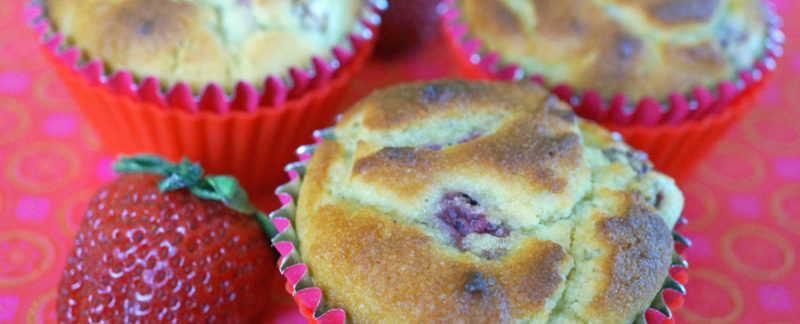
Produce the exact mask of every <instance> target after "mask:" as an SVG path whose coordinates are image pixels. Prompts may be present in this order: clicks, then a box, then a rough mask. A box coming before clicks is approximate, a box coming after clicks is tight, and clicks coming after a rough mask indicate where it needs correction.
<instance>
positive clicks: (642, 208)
mask: <svg viewBox="0 0 800 324" xmlns="http://www.w3.org/2000/svg"><path fill="white" fill-rule="evenodd" d="M334 137H335V141H332V140H325V141H323V142H321V143H320V145H319V146H318V147H317V148H316V150H315V151H314V154H313V156H312V157H311V159H310V161H309V162H308V166H307V171H306V173H305V176H304V178H303V180H302V186H301V188H300V192H299V198H298V199H299V200H298V203H297V211H296V216H295V218H294V225H295V230H296V234H297V241H298V242H299V243H298V244H299V246H298V251H299V255H300V256H301V258H302V260H301V262H303V263H305V265H306V266H307V269H308V273H309V275H310V277H311V278H313V285H314V286H317V287H319V288H320V289H321V290H322V294H323V295H324V297H325V299H326V301H327V303H328V304H327V305H328V307H329V308H341V309H343V310H344V311H345V312H346V314H347V318H348V319H349V320H352V321H353V322H356V323H375V322H380V323H432V322H446V323H450V322H491V323H495V322H528V321H530V322H536V323H545V322H548V321H551V322H555V323H560V322H590V321H591V322H597V323H624V322H631V321H633V320H634V318H636V317H637V316H639V315H641V313H642V311H644V309H645V308H646V307H647V306H648V305H650V302H651V301H652V300H653V298H654V297H655V296H656V294H657V292H658V291H659V290H660V288H661V285H662V283H663V282H664V281H665V279H666V278H667V277H668V270H669V267H670V264H671V259H672V253H673V240H672V235H671V231H670V228H672V226H673V225H674V224H675V222H676V220H677V219H678V217H679V214H680V212H681V209H682V207H683V197H682V195H681V193H680V191H679V190H678V189H677V188H676V186H675V184H674V182H673V181H672V180H671V179H670V178H668V177H666V176H664V175H662V174H661V173H659V172H657V171H654V170H652V168H651V164H649V162H647V160H646V156H643V155H642V154H641V153H638V152H637V151H635V150H632V149H631V148H630V147H628V146H627V145H625V144H624V143H622V142H620V141H619V140H617V139H615V138H614V137H613V136H612V135H611V134H609V133H608V132H607V131H605V130H603V129H602V128H600V127H599V126H597V125H595V124H593V123H591V122H587V121H584V120H582V119H580V118H578V117H576V116H575V115H574V113H573V112H572V110H570V108H569V106H567V105H566V104H564V103H562V102H560V101H558V100H557V99H555V98H554V97H553V96H552V95H549V94H548V93H547V92H546V91H545V90H543V89H542V88H540V87H538V86H537V85H535V84H533V83H531V82H516V83H504V82H469V81H457V80H444V81H432V82H422V83H409V84H402V85H397V86H393V87H390V88H386V89H383V90H379V91H376V92H374V93H372V94H371V95H369V96H368V97H367V98H365V99H364V100H362V101H361V102H359V103H357V104H356V105H355V106H354V107H353V108H352V109H351V110H349V111H348V112H347V113H345V114H344V116H343V118H342V119H341V121H340V122H339V123H338V124H337V126H336V128H335V130H334Z"/></svg>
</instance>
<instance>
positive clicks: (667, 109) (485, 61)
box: [438, 0, 785, 126]
mask: <svg viewBox="0 0 800 324" xmlns="http://www.w3.org/2000/svg"><path fill="white" fill-rule="evenodd" d="M454 1H455V0H443V1H442V4H441V5H440V8H439V9H438V10H439V12H440V15H441V18H442V19H441V22H442V29H443V30H444V34H445V36H447V37H445V38H446V40H447V44H448V47H449V48H450V49H451V50H452V51H453V53H455V54H456V55H455V57H456V63H457V65H458V66H459V68H460V69H461V71H462V72H463V74H464V76H465V77H467V78H473V79H480V78H489V79H496V80H520V79H524V78H528V79H530V80H531V81H533V82H537V83H539V84H541V85H544V84H545V83H546V82H545V81H546V80H545V79H544V77H542V76H541V75H525V72H524V71H523V70H522V69H521V68H520V67H519V66H517V65H516V64H514V63H509V64H504V65H503V64H501V63H500V55H499V54H498V53H496V52H488V51H486V50H483V49H482V47H481V46H482V44H481V40H480V39H478V38H477V37H467V34H468V27H467V25H466V24H465V23H463V22H461V21H459V20H458V18H459V14H460V13H459V11H458V9H457V8H456V7H455V6H454V5H453V2H454ZM765 10H766V11H767V17H768V18H767V19H768V24H769V27H768V29H767V35H766V37H765V46H764V51H763V54H762V56H761V57H760V58H758V59H756V61H755V62H753V64H752V67H750V68H749V69H745V70H741V71H739V73H738V74H737V76H736V78H735V79H733V80H723V81H721V82H719V83H718V84H717V85H716V86H713V87H710V88H705V87H695V88H694V89H693V91H692V93H691V94H688V95H683V94H680V93H677V92H674V93H671V94H670V95H669V96H668V98H665V99H659V100H663V101H662V102H659V101H658V100H655V99H653V98H650V97H644V98H642V99H640V100H639V101H638V102H636V103H635V104H633V105H630V104H626V103H631V102H632V101H631V100H629V98H627V95H625V94H617V95H615V96H614V97H612V98H611V99H610V100H608V101H607V102H606V101H604V100H603V98H602V97H601V96H600V95H599V94H598V93H597V92H596V91H594V90H591V89H587V90H585V91H583V92H582V93H581V92H579V91H578V90H576V89H572V88H571V87H570V86H569V85H568V84H556V85H553V87H552V88H551V91H552V92H553V93H554V94H556V95H557V96H558V97H559V98H560V99H562V100H564V101H566V102H567V103H569V104H570V105H571V106H572V107H573V108H574V109H575V112H576V113H577V114H578V115H579V116H581V117H584V118H587V119H591V120H594V121H596V122H598V123H607V124H613V125H618V126H631V125H641V126H654V125H676V124H680V123H681V122H683V121H685V120H699V119H703V118H704V117H706V116H708V115H713V114H715V113H719V112H721V111H724V110H725V109H726V108H727V107H728V105H729V104H730V103H731V102H733V101H735V100H737V98H738V97H741V96H750V95H754V93H758V92H760V88H761V86H763V84H764V83H765V82H766V80H767V79H768V78H769V76H770V75H771V73H772V71H773V70H775V67H776V59H777V58H778V57H780V56H781V55H782V54H783V48H782V47H781V45H782V44H783V42H784V41H785V36H784V34H783V32H781V30H780V27H781V26H782V24H783V22H782V20H781V19H780V17H778V16H777V15H776V14H775V13H774V11H773V10H772V8H770V7H766V9H765ZM754 88H757V89H754Z"/></svg>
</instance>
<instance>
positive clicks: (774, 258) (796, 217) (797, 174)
mask: <svg viewBox="0 0 800 324" xmlns="http://www.w3.org/2000/svg"><path fill="white" fill-rule="evenodd" d="M772 2H773V3H774V4H775V5H776V7H777V9H778V10H777V12H778V13H780V15H782V16H783V18H784V20H785V21H786V26H785V28H784V32H785V33H786V36H787V42H786V44H785V54H784V57H783V58H782V59H781V60H780V61H779V66H778V72H777V73H776V74H775V78H774V79H773V80H772V83H771V84H770V85H769V87H768V89H767V90H766V91H765V94H764V96H763V98H762V99H761V101H760V102H759V104H758V106H757V107H756V108H755V109H754V110H753V111H752V112H750V113H749V114H748V115H746V116H745V118H744V119H743V121H742V122H741V123H740V124H739V125H737V126H736V127H735V128H734V129H733V130H732V131H730V133H729V134H727V136H726V137H725V139H723V140H722V141H721V142H720V143H719V145H718V146H717V147H716V148H715V149H714V150H713V152H712V153H711V154H710V156H709V157H708V158H706V160H705V161H704V162H703V163H702V164H701V165H700V166H699V167H698V169H697V170H696V171H695V172H694V173H693V174H692V175H691V176H689V177H688V178H687V179H682V180H680V181H679V186H680V187H681V189H682V190H683V191H684V193H685V195H686V199H687V206H686V210H685V216H686V217H687V218H688V219H689V225H688V226H686V227H684V229H683V231H682V232H683V233H685V234H687V236H688V237H689V238H691V239H692V241H693V242H694V246H693V247H692V248H690V249H689V250H688V255H687V256H688V258H689V262H690V264H691V267H690V269H689V276H690V280H689V283H688V285H687V289H688V291H689V294H688V295H687V296H686V299H685V301H686V303H685V305H684V307H683V308H681V309H680V310H679V311H678V312H677V322H679V323H704V324H707V323H797V322H800V316H798V315H797V314H798V313H797V311H798V309H799V308H798V307H797V305H800V269H799V268H798V260H797V257H798V253H800V123H799V122H798V120H800V108H799V106H800V78H798V75H800V48H798V44H797V42H796V40H797V39H798V37H800V27H799V26H798V25H796V24H795V23H794V22H795V21H798V20H800V4H798V2H796V1H794V0H773V1H772ZM24 3H25V1H24V0H5V1H3V3H2V4H0V323H42V322H44V323H53V322H55V319H54V315H55V312H54V310H55V290H56V286H57V284H58V280H59V278H60V276H61V269H62V267H63V265H64V263H65V260H66V257H67V254H68V253H69V249H70V246H71V241H72V236H73V235H74V234H75V231H76V230H77V227H78V224H79V221H80V217H81V216H82V209H83V208H84V205H85V203H86V201H87V200H88V198H89V197H90V195H91V194H92V193H93V192H94V191H95V190H96V189H97V188H98V187H99V186H100V185H101V184H102V183H104V182H107V181H109V180H111V179H112V178H113V177H114V175H113V174H112V173H111V172H110V171H109V170H110V164H111V161H112V157H111V156H109V155H108V154H106V153H104V152H103V149H102V148H101V147H100V145H99V142H98V141H97V139H96V138H95V136H94V134H93V132H92V130H91V129H90V128H89V125H88V124H87V123H86V122H85V121H84V120H83V119H82V117H81V116H80V115H79V114H78V111H77V109H76V107H75V105H74V103H73V102H72V100H71V99H70V98H69V97H68V95H67V93H66V92H65V90H64V88H63V87H62V86H61V85H60V84H59V82H58V80H57V79H56V77H55V76H54V75H53V74H52V73H50V71H49V70H48V67H47V66H46V65H45V62H44V60H43V58H42V57H41V56H40V55H39V51H38V48H37V46H36V43H35V41H34V40H33V38H32V37H33V36H32V33H30V32H29V31H28V30H27V29H26V28H25V26H24V24H23V22H22V21H21V19H20V15H19V13H20V11H21V8H22V6H23V4H24ZM437 40H438V39H435V41H434V43H433V44H431V45H430V46H428V47H426V48H424V49H422V50H421V51H417V52H415V53H413V54H412V55H409V56H404V57H400V58H396V59H393V60H390V61H380V60H372V61H370V62H369V64H368V65H367V67H366V68H365V71H363V72H362V73H361V74H360V75H359V76H358V77H357V79H356V81H355V82H353V85H352V86H351V88H350V90H349V91H350V93H349V96H350V100H349V101H350V102H352V101H354V100H356V99H357V98H359V97H361V96H363V95H364V94H365V93H367V92H368V91H370V90H371V89H373V88H375V87H382V86H385V85H389V84H392V83H396V82H399V81H409V80H415V79H429V78H435V77H441V76H454V75H455V72H454V71H453V70H452V69H451V68H450V67H449V66H448V64H447V63H448V61H449V57H448V56H447V54H446V51H445V50H444V47H443V46H442V45H440V44H439V43H437V42H436V41H437ZM270 298H272V299H273V300H274V301H275V303H274V307H275V312H274V313H275V314H274V317H273V318H271V319H268V321H269V322H275V323H293V322H302V321H303V320H302V318H300V317H299V316H298V315H297V314H296V313H295V312H294V304H293V302H292V300H291V299H290V298H289V297H288V295H286V294H285V292H284V291H283V286H282V284H276V288H275V291H274V294H273V296H270Z"/></svg>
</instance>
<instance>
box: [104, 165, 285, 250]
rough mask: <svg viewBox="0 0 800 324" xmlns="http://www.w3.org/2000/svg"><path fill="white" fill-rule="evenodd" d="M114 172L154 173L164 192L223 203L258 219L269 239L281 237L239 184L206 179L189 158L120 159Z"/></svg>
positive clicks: (231, 179)
mask: <svg viewBox="0 0 800 324" xmlns="http://www.w3.org/2000/svg"><path fill="white" fill-rule="evenodd" d="M114 171H116V172H118V173H155V174H159V175H162V176H164V180H161V182H159V183H158V189H159V190H160V191H161V192H167V191H172V190H177V189H181V188H187V189H189V191H191V192H192V194H194V195H195V196H197V197H200V198H203V199H210V200H219V201H222V203H224V204H225V205H226V206H228V207H229V208H231V209H233V210H236V211H238V212H240V213H243V214H249V215H253V216H255V217H256V219H257V220H258V222H259V223H261V226H263V227H264V229H265V230H266V231H267V235H269V237H273V236H275V235H277V234H278V231H277V230H276V229H275V226H273V225H272V222H270V221H269V220H268V219H267V216H266V215H264V213H262V212H260V211H258V210H257V209H256V207H255V206H253V204H251V203H250V200H249V199H248V198H247V192H246V191H244V189H242V187H241V186H240V185H239V181H237V180H236V178H234V177H231V176H223V175H209V176H205V177H203V168H202V167H200V164H198V163H192V162H191V161H189V160H188V159H187V158H183V159H181V161H180V162H178V163H171V162H169V161H167V160H164V159H163V158H161V157H159V156H156V155H137V156H133V157H120V158H119V161H117V162H115V163H114Z"/></svg>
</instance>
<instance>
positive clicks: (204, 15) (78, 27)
mask: <svg viewBox="0 0 800 324" xmlns="http://www.w3.org/2000/svg"><path fill="white" fill-rule="evenodd" d="M44 5H45V8H46V16H47V18H48V19H49V20H50V23H51V25H52V27H53V29H54V30H55V31H58V32H61V33H63V34H64V35H65V36H66V40H67V44H69V45H76V46H78V47H79V48H80V49H81V50H82V52H83V54H84V56H85V58H86V59H95V58H99V59H101V60H102V61H103V62H104V63H105V64H106V66H107V68H108V69H110V70H112V71H114V70H119V69H128V70H130V71H131V72H132V73H133V74H134V76H136V77H137V78H144V77H147V76H156V77H158V78H159V79H160V80H161V81H162V82H163V83H162V84H164V85H172V84H175V83H177V82H178V81H184V82H186V83H187V84H188V85H189V86H190V87H191V88H192V89H194V90H195V91H197V90H199V89H201V88H202V87H203V86H204V85H206V84H207V83H209V82H216V83H217V84H219V85H220V86H222V87H223V88H225V89H227V90H231V89H232V88H233V87H234V86H235V84H236V82H238V81H240V80H241V81H245V82H249V83H251V84H253V85H255V86H257V87H260V86H262V85H263V82H264V79H265V78H266V77H267V76H269V75H277V76H283V75H286V73H287V72H288V69H289V67H292V66H296V67H299V68H307V67H308V66H309V64H310V62H311V58H312V56H314V55H317V56H320V57H329V56H330V53H331V48H333V47H334V46H336V45H344V44H346V40H347V35H348V34H349V33H350V32H351V31H352V30H353V29H354V28H355V27H356V20H357V18H358V16H359V12H360V10H362V9H363V8H364V1H362V0H235V1H234V0H44Z"/></svg>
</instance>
